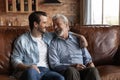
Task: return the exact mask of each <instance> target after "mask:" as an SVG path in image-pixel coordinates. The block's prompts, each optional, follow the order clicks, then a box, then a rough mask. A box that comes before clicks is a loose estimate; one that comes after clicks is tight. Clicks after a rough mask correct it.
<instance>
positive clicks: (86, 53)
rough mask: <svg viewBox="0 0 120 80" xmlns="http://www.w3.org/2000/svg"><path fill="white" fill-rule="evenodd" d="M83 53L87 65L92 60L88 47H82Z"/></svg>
mask: <svg viewBox="0 0 120 80" xmlns="http://www.w3.org/2000/svg"><path fill="white" fill-rule="evenodd" d="M82 55H83V64H84V65H87V64H88V63H89V62H92V57H91V55H90V53H89V52H88V50H87V48H82Z"/></svg>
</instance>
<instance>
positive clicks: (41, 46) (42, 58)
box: [31, 35, 48, 67]
mask: <svg viewBox="0 0 120 80" xmlns="http://www.w3.org/2000/svg"><path fill="white" fill-rule="evenodd" d="M31 37H32V38H33V40H34V41H35V42H37V45H38V51H39V62H38V63H37V66H41V67H48V63H47V45H46V44H45V42H44V41H43V40H42V37H38V38H36V37H33V36H32V35H31Z"/></svg>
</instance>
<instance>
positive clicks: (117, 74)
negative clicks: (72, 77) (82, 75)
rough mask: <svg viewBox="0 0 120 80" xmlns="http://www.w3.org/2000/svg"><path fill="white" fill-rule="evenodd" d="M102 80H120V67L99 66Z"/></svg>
mask: <svg viewBox="0 0 120 80" xmlns="http://www.w3.org/2000/svg"><path fill="white" fill-rule="evenodd" d="M97 69H98V70H99V73H100V76H101V79H102V80H120V67H119V66H115V65H114V66H113V65H103V66H98V67H97Z"/></svg>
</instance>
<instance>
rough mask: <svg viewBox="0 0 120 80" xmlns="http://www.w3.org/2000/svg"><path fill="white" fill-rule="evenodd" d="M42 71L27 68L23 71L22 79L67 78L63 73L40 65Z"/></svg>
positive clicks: (57, 79)
mask: <svg viewBox="0 0 120 80" xmlns="http://www.w3.org/2000/svg"><path fill="white" fill-rule="evenodd" d="M38 68H39V70H40V73H38V72H37V71H36V70H35V69H32V68H30V69H27V70H26V71H24V72H23V74H22V75H21V77H20V80H65V79H64V77H63V76H62V75H60V74H59V73H57V72H54V71H50V70H49V69H48V68H45V67H38Z"/></svg>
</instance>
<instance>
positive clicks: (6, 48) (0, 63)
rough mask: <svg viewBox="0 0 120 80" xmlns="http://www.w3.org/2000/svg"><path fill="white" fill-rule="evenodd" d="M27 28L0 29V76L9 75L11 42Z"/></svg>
mask: <svg viewBox="0 0 120 80" xmlns="http://www.w3.org/2000/svg"><path fill="white" fill-rule="evenodd" d="M26 31H28V28H27V27H25V28H21V27H19V28H18V27H17V28H15V27H0V74H6V73H7V74H9V72H10V71H11V70H12V67H11V64H10V55H11V54H12V49H13V42H14V40H15V39H16V38H17V37H18V36H19V35H21V34H22V33H24V32H26Z"/></svg>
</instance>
